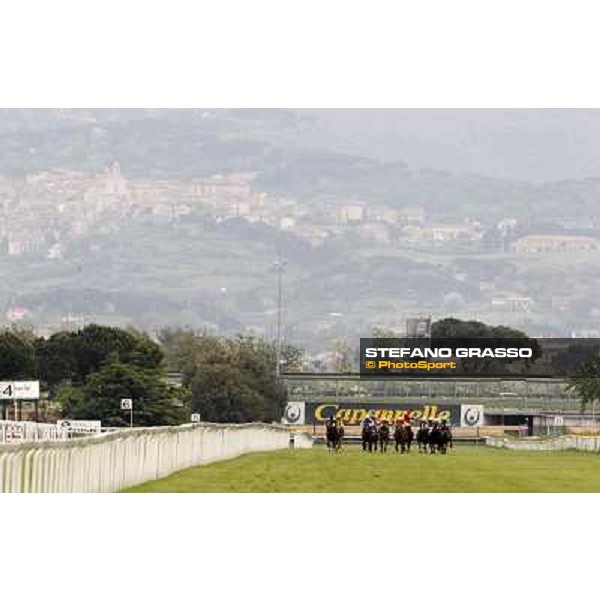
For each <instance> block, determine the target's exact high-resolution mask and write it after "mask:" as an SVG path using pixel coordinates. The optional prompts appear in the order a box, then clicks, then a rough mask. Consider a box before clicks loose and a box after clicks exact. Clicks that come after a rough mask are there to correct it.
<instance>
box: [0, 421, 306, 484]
mask: <svg viewBox="0 0 600 600" xmlns="http://www.w3.org/2000/svg"><path fill="white" fill-rule="evenodd" d="M294 437H295V439H294V447H295V448H309V447H311V446H312V439H311V438H310V437H309V436H307V435H305V434H294ZM290 441H291V440H290V431H289V429H287V428H286V427H283V426H277V425H262V424H249V425H207V424H202V425H183V426H181V427H158V428H148V429H132V430H127V431H123V430H122V431H119V432H116V433H107V434H104V435H101V436H94V437H88V438H82V439H79V440H70V441H66V442H57V443H52V442H37V443H31V444H19V445H4V446H0V492H13V493H29V492H33V493H70V492H79V493H83V492H91V493H93V492H117V491H119V490H122V489H125V488H128V487H130V486H134V485H138V484H141V483H145V482H147V481H153V480H156V479H161V478H163V477H166V476H168V475H170V474H171V473H174V472H176V471H180V470H183V469H187V468H190V467H194V466H197V465H203V464H207V463H211V462H216V461H220V460H225V459H229V458H234V457H237V456H240V455H242V454H248V453H251V452H264V451H273V450H282V449H285V448H289V447H290V445H291V444H290Z"/></svg>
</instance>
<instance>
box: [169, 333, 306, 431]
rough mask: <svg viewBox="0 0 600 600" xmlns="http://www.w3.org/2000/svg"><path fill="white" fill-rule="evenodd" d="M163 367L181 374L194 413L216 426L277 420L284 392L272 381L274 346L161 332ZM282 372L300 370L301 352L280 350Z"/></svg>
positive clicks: (245, 338)
mask: <svg viewBox="0 0 600 600" xmlns="http://www.w3.org/2000/svg"><path fill="white" fill-rule="evenodd" d="M160 340H161V342H162V343H163V345H164V349H165V356H166V361H167V364H168V365H169V367H170V368H176V369H177V370H181V372H182V373H183V382H184V386H186V388H187V389H189V391H190V394H191V402H192V406H193V410H194V411H197V412H199V413H200V414H201V415H202V417H203V419H205V420H209V421H217V422H234V423H237V422H244V421H248V420H249V421H266V422H269V421H278V420H280V419H281V416H282V414H283V409H284V407H285V404H286V402H287V398H288V396H287V389H286V387H285V385H283V383H282V382H281V381H280V380H278V379H277V377H276V362H277V347H276V344H275V343H271V342H267V341H265V340H262V339H260V338H256V337H252V336H242V335H240V336H237V337H234V338H225V337H219V336H213V335H209V334H206V333H201V332H200V333H196V332H192V331H189V330H182V331H181V330H180V331H172V330H171V331H163V332H162V333H161V334H160ZM281 356H282V359H283V361H284V368H285V370H286V371H293V370H296V369H299V368H300V365H301V352H300V350H298V349H297V348H294V347H292V346H287V345H286V346H284V347H283V349H282V354H281Z"/></svg>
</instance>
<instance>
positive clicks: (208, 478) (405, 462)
mask: <svg viewBox="0 0 600 600" xmlns="http://www.w3.org/2000/svg"><path fill="white" fill-rule="evenodd" d="M127 491H128V492H146V493H185V492H188V493H199V492H200V493H223V492H238V493H240V492H256V493H259V492H260V493H269V492H289V493H304V492H307V493H309V492H314V493H318V492H356V493H360V492H419V493H420V492H448V493H449V492H600V456H598V455H595V454H585V453H577V452H557V453H544V452H515V451H509V450H496V449H491V448H468V447H459V448H457V449H455V450H454V451H453V452H452V453H451V454H449V455H447V456H423V455H419V454H411V455H410V456H399V455H396V454H395V453H390V454H387V455H366V454H362V453H361V452H360V451H359V450H358V449H355V448H349V449H346V450H345V451H344V452H343V453H342V454H340V455H333V454H329V453H328V452H327V451H326V450H325V449H323V448H315V449H313V450H297V451H282V452H274V453H265V454H253V455H248V456H243V457H241V458H237V459H235V460H230V461H226V462H221V463H215V464H212V465H206V466H203V467H196V468H193V469H188V470H186V471H181V472H179V473H176V474H174V475H172V476H170V477H168V478H166V479H162V480H160V481H154V482H150V483H146V484H144V485H141V486H139V487H136V488H133V489H131V490H127Z"/></svg>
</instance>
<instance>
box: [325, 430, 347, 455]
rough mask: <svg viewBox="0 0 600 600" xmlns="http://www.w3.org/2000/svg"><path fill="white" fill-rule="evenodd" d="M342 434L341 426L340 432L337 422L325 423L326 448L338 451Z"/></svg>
mask: <svg viewBox="0 0 600 600" xmlns="http://www.w3.org/2000/svg"><path fill="white" fill-rule="evenodd" d="M340 433H342V435H343V428H342V431H341V432H340V428H339V426H338V424H337V423H327V425H326V433H325V437H326V439H327V449H328V450H329V451H336V452H337V451H339V450H340V448H341V447H342V443H341V436H340Z"/></svg>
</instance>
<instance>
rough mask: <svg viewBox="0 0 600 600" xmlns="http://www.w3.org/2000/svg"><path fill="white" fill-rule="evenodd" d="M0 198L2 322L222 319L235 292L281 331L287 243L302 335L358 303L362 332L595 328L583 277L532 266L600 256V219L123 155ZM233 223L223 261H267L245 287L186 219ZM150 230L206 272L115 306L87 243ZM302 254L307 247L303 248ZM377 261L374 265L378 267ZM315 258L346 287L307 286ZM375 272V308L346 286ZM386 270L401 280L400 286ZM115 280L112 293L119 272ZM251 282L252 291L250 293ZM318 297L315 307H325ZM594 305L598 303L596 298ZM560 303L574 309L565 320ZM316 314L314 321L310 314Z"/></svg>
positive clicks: (30, 178) (54, 324)
mask: <svg viewBox="0 0 600 600" xmlns="http://www.w3.org/2000/svg"><path fill="white" fill-rule="evenodd" d="M0 210H1V212H0V252H1V253H2V255H3V256H4V258H3V259H2V260H3V262H4V263H5V264H6V266H7V267H8V269H7V270H8V271H9V272H10V270H11V269H10V267H11V266H12V268H13V272H14V278H13V280H12V281H11V282H10V284H9V286H8V288H5V290H4V301H5V306H4V317H5V319H4V322H5V324H17V325H19V324H29V325H32V326H34V327H35V328H36V329H37V330H39V331H42V332H44V331H47V332H52V331H55V330H56V329H61V328H65V327H78V326H80V325H81V324H83V323H87V322H91V321H93V320H99V319H102V317H105V318H115V319H118V318H121V319H122V320H123V323H128V322H131V324H135V325H137V326H143V327H149V328H151V329H153V328H157V327H160V326H166V325H168V324H169V321H170V318H169V310H170V311H171V312H173V310H178V311H179V312H181V311H182V310H183V311H186V310H187V314H188V316H189V314H190V313H195V316H194V318H193V319H190V322H189V325H191V326H198V325H201V326H207V327H209V328H211V329H213V330H223V329H225V330H226V329H227V327H228V323H227V321H228V319H227V304H228V302H229V301H230V297H231V295H232V294H233V295H236V296H237V298H236V301H237V302H238V305H237V309H238V313H239V314H238V318H237V322H236V323H231V324H230V326H232V327H238V328H239V329H241V330H248V331H251V332H255V333H259V334H263V335H272V326H273V323H272V322H273V314H274V311H275V310H276V306H275V299H274V296H275V294H274V290H273V283H272V281H271V283H269V279H270V278H272V276H271V275H270V274H269V265H270V262H271V261H272V260H275V258H276V255H277V254H278V253H282V252H283V253H284V254H285V253H287V254H291V256H289V259H291V262H292V263H294V262H296V263H297V264H296V265H294V264H292V265H291V266H290V274H289V282H288V289H287V300H288V302H287V304H289V311H288V313H289V314H288V319H287V326H288V328H291V332H288V333H294V332H293V326H294V322H295V321H296V320H298V321H299V320H300V318H301V317H302V318H303V319H304V323H305V329H304V331H298V328H297V327H296V332H295V335H297V336H298V337H299V338H301V339H303V340H305V339H306V338H307V336H309V333H308V331H307V329H308V328H312V330H313V332H315V335H325V337H333V338H336V337H339V336H342V337H343V333H344V325H343V323H344V321H345V320H346V319H356V318H357V314H356V313H358V312H359V311H363V313H364V314H363V315H362V317H361V325H362V327H363V329H364V330H365V332H366V333H368V329H369V326H370V324H371V325H373V326H375V325H378V324H381V325H384V326H394V324H396V323H401V322H402V321H403V319H404V318H405V317H407V316H410V314H415V313H421V312H427V313H435V314H438V315H441V314H443V313H444V312H446V313H453V314H455V313H457V314H460V315H465V316H468V315H469V313H470V314H472V315H475V316H479V317H481V318H486V319H488V320H492V321H493V320H494V317H496V318H498V319H499V318H502V320H504V321H506V320H507V319H508V321H511V320H512V321H513V324H516V325H519V326H527V325H530V326H532V327H533V328H534V330H535V329H536V328H537V330H538V331H539V332H540V333H546V332H548V333H555V334H559V335H571V334H574V335H589V334H593V333H594V332H593V331H589V330H586V329H585V328H583V327H580V326H578V323H577V321H576V319H575V320H574V319H571V318H570V311H572V310H573V309H574V307H575V306H580V305H581V296H580V295H579V294H578V291H577V290H576V289H572V288H571V289H567V288H566V287H565V289H564V293H563V292H561V293H557V292H556V290H554V291H553V292H551V293H548V292H546V293H540V290H536V289H535V288H536V284H535V277H536V270H537V269H538V268H541V269H543V270H544V269H548V268H550V267H549V263H551V264H557V260H558V262H560V259H557V258H556V257H560V256H561V255H565V254H568V255H569V256H570V257H571V258H573V256H576V257H577V260H578V261H579V263H580V264H582V265H585V264H587V263H588V262H589V261H588V259H586V257H587V256H589V257H590V260H591V261H595V260H596V257H597V254H596V252H597V251H598V249H600V238H598V237H596V236H595V235H594V234H593V232H592V234H590V233H587V232H586V234H585V235H584V234H582V233H581V232H579V231H577V232H575V233H573V232H569V233H560V234H556V233H554V234H548V233H544V231H543V229H541V230H540V231H536V230H535V229H532V228H531V226H529V227H527V228H524V227H523V226H522V223H521V222H520V221H519V219H517V218H515V217H513V216H511V215H506V216H504V217H503V218H502V219H500V220H498V221H492V222H489V221H488V222H487V223H485V224H483V223H482V221H483V219H482V220H478V219H476V218H463V219H456V220H454V221H451V220H448V219H447V217H441V218H440V217H439V216H436V214H435V213H434V212H433V211H431V210H428V209H427V208H426V207H424V206H422V205H418V204H415V205H408V206H405V207H397V206H394V205H390V204H386V203H384V202H369V201H368V200H367V199H365V200H364V201H348V202H343V201H340V200H339V199H332V200H330V201H327V200H322V201H319V202H314V201H313V202H310V201H307V200H305V199H299V198H297V197H291V196H290V197H285V196H282V195H280V194H277V193H273V192H272V191H265V189H264V188H263V187H262V186H261V185H260V182H257V174H256V173H233V174H232V173H229V174H214V175H213V176H208V177H202V178H195V179H188V180H184V179H150V178H146V179H143V178H136V177H127V176H125V174H124V173H123V172H122V169H121V166H120V165H119V163H118V162H116V161H115V162H113V163H111V164H109V165H108V166H107V167H106V168H105V170H104V171H103V172H101V173H97V174H90V173H84V172H79V171H71V170H64V169H54V170H50V171H44V172H37V173H32V174H28V175H26V176H25V177H23V178H16V177H12V178H10V177H5V178H3V179H1V180H0ZM229 227H234V228H236V229H235V232H236V233H235V236H234V237H236V240H237V242H236V244H238V245H240V247H242V246H243V245H244V243H245V241H247V242H248V244H247V245H246V248H245V249H244V251H243V255H242V256H241V257H240V258H238V259H237V262H236V265H237V268H236V266H234V267H232V268H231V269H230V270H229V272H228V273H227V279H228V280H231V278H232V277H233V278H234V279H235V278H236V277H237V276H239V277H240V278H244V277H245V276H247V275H248V272H247V271H248V268H247V267H246V266H245V265H244V261H245V260H250V259H252V258H254V259H259V256H260V254H261V252H262V253H263V254H264V257H263V258H262V262H263V264H262V266H261V268H262V269H263V270H264V273H261V274H259V275H258V276H257V277H256V278H255V280H254V281H248V282H246V283H247V284H246V285H242V286H241V287H240V286H237V285H236V283H235V282H234V283H233V284H232V285H231V286H229V285H227V283H226V282H225V283H224V282H221V284H220V283H219V281H218V279H219V277H218V275H219V273H218V269H217V270H216V271H215V272H214V273H213V274H212V275H217V277H216V278H215V277H211V278H207V277H205V278H202V276H201V274H202V263H203V260H204V259H206V260H208V258H207V257H208V254H209V252H208V253H207V249H206V248H205V247H202V248H201V247H194V248H192V247H190V246H188V245H186V242H185V241H184V238H185V235H183V232H185V231H189V232H190V233H191V232H193V231H194V230H197V231H200V230H204V231H206V232H207V234H208V232H212V233H211V234H210V235H212V234H216V235H217V237H219V236H221V237H222V236H223V235H224V236H225V238H224V239H226V237H227V231H228V228H229ZM240 228H241V229H240ZM142 232H145V233H142ZM153 232H154V233H153ZM144 235H151V236H152V235H156V240H157V241H156V244H157V245H156V248H155V251H156V253H160V252H161V246H160V242H159V239H160V238H161V236H163V235H166V236H167V238H168V239H170V240H171V242H173V243H178V242H179V243H180V247H179V249H178V251H177V252H179V253H180V254H181V255H182V257H181V258H179V259H176V260H175V261H174V262H173V263H171V264H170V270H172V271H173V273H176V272H177V271H178V269H179V266H180V265H179V264H178V263H184V262H185V259H184V258H183V256H184V255H185V253H186V252H189V253H190V254H191V255H193V256H194V257H195V260H196V261H197V262H196V269H197V272H198V274H199V278H198V279H197V280H196V281H195V283H194V285H193V286H191V288H192V289H189V290H188V294H187V295H186V297H183V298H181V299H180V300H177V302H179V303H180V305H181V306H180V308H179V309H172V308H167V307H166V305H165V304H163V305H159V306H156V308H153V309H152V311H153V313H154V319H141V317H142V315H143V313H144V308H143V306H144V304H145V301H144V294H143V293H142V294H141V296H140V298H139V301H138V302H137V304H136V306H135V307H133V309H130V310H129V311H127V310H122V308H119V301H118V300H117V301H116V302H115V300H114V299H113V300H111V299H109V298H106V297H105V298H100V297H98V293H99V290H104V291H105V292H106V287H107V285H108V288H110V287H111V286H110V284H108V282H106V283H107V285H104V286H103V285H102V284H101V282H98V281H94V282H93V283H90V281H89V280H88V281H85V283H83V282H84V280H85V275H86V274H87V275H89V274H90V273H89V271H90V270H91V271H92V274H93V270H94V267H93V266H92V265H91V263H90V262H89V256H94V255H96V258H99V260H100V262H102V258H103V257H104V259H105V260H107V261H109V262H110V261H111V260H118V259H120V256H119V252H116V253H115V254H113V255H111V254H110V252H111V250H110V248H109V247H110V246H112V250H114V249H115V248H116V247H118V248H120V249H121V251H122V253H121V257H122V258H123V260H126V258H125V255H126V250H124V248H126V247H127V246H129V245H131V246H132V248H133V247H135V243H136V236H144ZM123 236H125V237H123ZM208 237H210V236H209V235H207V236H206V237H205V239H208ZM117 238H118V239H120V241H119V243H118V244H117V245H116V246H115V244H111V241H110V240H113V241H114V240H115V239H117ZM197 241H198V240H197ZM257 244H258V245H257ZM259 246H260V248H261V250H260V252H257V254H256V255H254V256H253V254H252V253H253V250H252V248H255V249H256V248H259ZM229 247H230V245H229ZM177 252H176V253H175V254H177ZM249 253H250V254H249ZM294 253H297V254H298V258H297V259H296V260H295V259H294ZM86 257H88V258H86ZM592 257H593V258H592ZM222 258H225V256H222ZM151 260H152V256H138V257H137V261H138V262H140V263H143V262H144V261H151ZM78 261H79V262H78ZM371 261H375V262H376V265H377V267H375V268H370V267H369V263H370V262H371ZM92 262H93V261H92ZM234 262H235V261H234ZM315 262H316V263H318V264H320V265H321V266H323V267H324V266H326V265H327V264H329V265H330V267H331V269H334V268H335V265H336V264H338V268H337V271H335V273H333V272H332V274H331V275H330V276H328V275H323V276H325V277H326V280H327V281H329V284H330V286H333V287H332V288H331V289H333V290H335V289H336V281H338V280H339V284H340V286H341V287H342V290H339V291H338V292H337V293H338V294H341V295H342V296H343V297H340V296H339V295H337V296H336V293H334V294H331V293H329V294H327V293H325V292H324V290H323V288H322V286H321V285H320V282H322V281H323V280H320V281H319V280H316V281H315V279H318V277H320V275H317V274H316V273H315V274H313V277H312V283H311V285H312V284H314V289H313V293H312V295H311V294H307V292H308V290H307V288H306V277H307V276H306V274H305V273H303V272H302V270H301V269H300V270H298V269H295V267H298V268H300V267H302V266H306V267H308V266H311V265H313V266H314V263H315ZM340 262H341V263H343V264H345V265H346V267H347V269H348V272H347V273H346V274H345V275H344V273H343V268H342V269H340V268H339V263H340ZM74 263H78V267H77V269H76V270H75V272H73V273H71V274H70V275H66V279H67V280H69V287H70V288H71V289H72V291H73V295H74V296H77V283H78V279H80V280H81V283H82V284H83V286H82V287H83V291H84V292H85V293H80V294H79V296H83V297H87V298H88V302H87V304H86V302H82V301H81V299H80V301H75V304H76V305H77V308H74V307H73V300H72V299H71V300H69V301H67V302H63V303H62V307H61V306H60V295H59V296H58V297H55V298H54V299H53V300H49V298H50V297H52V296H53V294H54V293H55V292H56V290H57V289H60V287H61V286H60V283H59V282H60V279H59V280H54V276H53V273H54V272H56V273H62V275H65V273H64V269H62V270H61V266H64V265H72V264H74ZM36 265H37V266H38V268H39V267H40V265H43V268H44V269H46V272H45V275H44V276H43V277H42V280H41V281H32V280H31V276H29V275H27V271H28V269H33V272H35V268H36V267H35V266H36ZM351 265H354V267H355V269H354V271H352V269H351V268H350V266H351ZM394 265H395V266H396V269H394ZM223 269H224V270H227V269H226V268H225V267H223ZM381 269H383V270H381ZM134 270H135V268H134ZM236 271H237V272H236ZM365 271H371V275H372V276H373V277H374V279H373V285H383V286H385V288H387V289H384V288H382V289H380V290H379V295H380V296H381V298H382V300H381V302H380V303H379V306H377V305H373V304H372V305H371V306H369V307H368V308H366V309H365V304H364V302H363V301H362V299H361V298H360V294H358V296H357V295H356V290H348V289H346V291H343V288H344V286H352V283H351V281H352V276H353V275H355V276H356V278H357V280H362V281H365V277H364V273H365ZM576 271H577V269H575V270H572V272H571V274H570V276H571V277H574V276H576V275H577V273H576ZM19 273H20V275H19ZM361 273H362V276H361ZM189 276H190V272H189V271H187V272H186V273H182V275H181V282H182V283H184V282H185V281H186V280H188V279H189ZM154 277H155V280H156V283H155V287H156V288H160V287H161V284H160V273H159V272H156V273H154ZM390 277H392V278H394V279H396V283H397V285H396V286H394V285H392V286H391V288H390V281H389V279H390ZM212 280H215V281H212ZM53 281H54V283H53ZM62 281H64V279H63V280H62ZM13 282H17V283H13ZM303 282H304V283H303ZM40 283H43V286H42V289H40V285H39V284H40ZM130 283H133V279H131V281H130ZM123 287H124V289H123V290H121V291H122V292H124V291H125V290H126V289H127V282H126V281H123ZM112 288H113V289H112V292H115V289H114V285H113V286H112ZM175 288H177V285H175V286H173V287H168V285H167V286H166V287H165V288H163V289H162V290H161V291H160V294H162V296H163V297H164V299H165V302H167V303H169V302H170V303H171V304H172V303H173V301H174V300H175V297H176V296H177V293H176V290H175ZM194 288H195V289H194ZM236 288H239V289H236ZM546 289H548V288H547V286H546ZM33 290H35V293H33ZM80 291H81V290H80ZM132 291H133V292H135V290H132ZM226 294H227V298H225V295H226ZM252 294H254V297H253V298H252V297H249V295H252ZM303 294H304V295H305V297H304V298H303ZM152 295H155V294H152ZM307 296H308V297H307ZM311 296H312V297H311ZM202 297H203V298H205V299H206V298H209V300H207V301H208V302H209V303H211V305H212V307H209V308H208V309H207V307H206V306H203V307H197V306H196V307H195V306H193V304H191V303H193V302H194V299H198V298H202ZM344 297H345V298H344ZM394 298H395V305H394V302H393V301H394ZM253 300H258V302H257V303H256V302H255V304H257V306H256V307H254V308H253V309H252V310H247V307H246V306H244V305H243V304H244V303H246V304H252V303H253ZM154 303H155V304H156V302H154ZM57 304H58V305H59V306H57ZM352 304H355V306H352ZM316 306H318V307H319V308H318V313H316V314H315V311H314V310H313V309H314V308H315V307H316ZM585 310H587V311H597V310H599V308H597V307H596V306H595V305H594V304H593V302H591V304H589V306H588V307H587V308H586V309H585ZM244 311H245V312H246V313H248V314H247V315H246V317H247V318H245V317H244ZM549 312H550V313H551V314H553V315H554V323H553V322H552V320H546V327H545V329H544V328H543V326H542V325H541V324H540V323H539V320H538V321H536V313H537V314H538V319H540V318H545V317H543V315H547V314H548V313H549ZM120 313H121V314H120ZM203 313H204V314H203ZM209 313H210V314H209ZM311 313H312V314H311ZM353 313H354V315H353ZM161 315H162V316H161ZM269 315H270V316H269ZM171 316H172V315H171ZM561 316H566V317H567V318H566V319H563V321H562V322H561ZM136 317H139V318H136ZM307 321H308V322H309V323H311V325H309V326H307V325H306V323H307ZM176 324H177V325H185V324H186V319H185V317H183V318H181V319H179V320H176Z"/></svg>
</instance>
